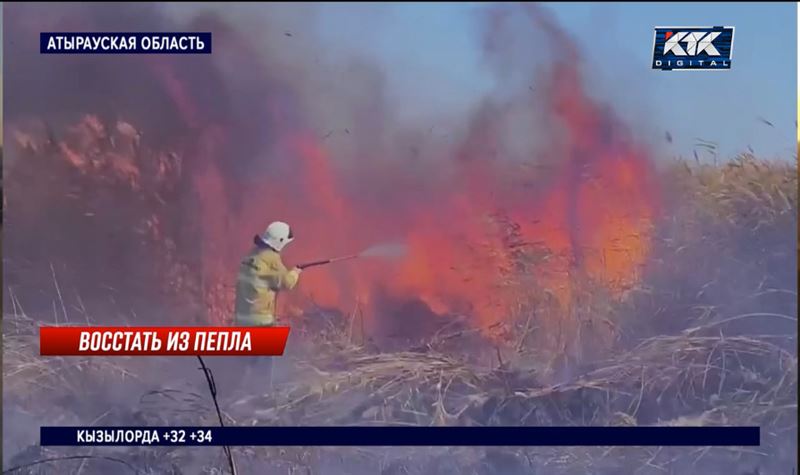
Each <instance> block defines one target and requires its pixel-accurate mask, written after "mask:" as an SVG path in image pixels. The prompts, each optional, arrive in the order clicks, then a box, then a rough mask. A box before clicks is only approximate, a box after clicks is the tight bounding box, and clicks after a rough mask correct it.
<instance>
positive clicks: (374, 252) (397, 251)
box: [297, 243, 408, 270]
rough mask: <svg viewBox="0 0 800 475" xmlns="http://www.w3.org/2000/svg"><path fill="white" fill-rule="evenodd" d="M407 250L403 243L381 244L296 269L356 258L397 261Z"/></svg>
mask: <svg viewBox="0 0 800 475" xmlns="http://www.w3.org/2000/svg"><path fill="white" fill-rule="evenodd" d="M407 251H408V249H407V246H406V245H405V244H403V243H383V244H376V245H374V246H370V247H368V248H367V249H365V250H363V251H361V252H359V253H358V254H350V255H347V256H340V257H334V258H332V259H322V260H319V261H313V262H306V263H305V264H300V265H299V266H297V268H298V269H301V270H303V269H307V268H309V267H316V266H322V265H326V264H332V263H334V262H339V261H346V260H350V259H356V258H358V257H379V258H385V259H399V258H401V257H403V256H405V255H406V253H407Z"/></svg>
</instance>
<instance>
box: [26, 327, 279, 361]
mask: <svg viewBox="0 0 800 475" xmlns="http://www.w3.org/2000/svg"><path fill="white" fill-rule="evenodd" d="M288 337H289V327H53V326H49V327H41V328H40V329H39V348H40V354H41V355H42V356H170V355H171V356H194V355H208V356H212V355H215V356H280V355H282V354H283V352H284V350H285V348H286V340H287V339H288Z"/></svg>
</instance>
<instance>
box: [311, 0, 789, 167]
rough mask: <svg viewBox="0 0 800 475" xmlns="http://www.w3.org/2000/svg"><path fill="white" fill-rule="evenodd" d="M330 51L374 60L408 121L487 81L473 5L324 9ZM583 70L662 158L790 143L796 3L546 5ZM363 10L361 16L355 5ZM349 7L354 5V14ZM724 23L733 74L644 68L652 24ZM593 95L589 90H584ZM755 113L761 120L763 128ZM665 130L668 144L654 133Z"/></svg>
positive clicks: (774, 151)
mask: <svg viewBox="0 0 800 475" xmlns="http://www.w3.org/2000/svg"><path fill="white" fill-rule="evenodd" d="M321 8H322V14H321V15H320V24H321V30H322V35H323V37H324V38H325V39H326V40H327V42H328V44H329V45H330V47H331V48H333V49H336V50H341V51H344V52H347V53H348V54H353V55H361V56H367V57H369V58H372V59H374V60H376V61H378V62H379V63H380V64H382V65H383V66H384V70H385V71H386V72H387V76H388V81H389V85H390V87H391V92H392V94H393V95H394V96H395V97H396V98H400V99H403V100H401V103H402V104H404V106H403V113H404V115H406V116H407V117H412V118H413V117H425V116H426V114H428V113H429V112H430V111H431V110H438V111H442V110H449V111H459V110H466V108H468V107H469V106H470V105H471V104H473V103H474V100H475V99H476V98H478V97H479V96H480V94H481V92H483V91H486V90H488V89H490V88H491V87H492V78H491V77H490V76H489V74H488V72H487V71H486V70H485V69H482V68H481V67H480V51H481V50H480V44H479V41H480V34H479V31H480V30H479V27H480V24H479V22H478V15H476V13H477V12H479V11H480V10H481V9H484V8H487V7H486V5H483V4H475V3H473V4H462V3H441V4H427V3H402V4H392V5H383V6H382V7H381V8H380V9H378V8H377V7H374V6H367V5H363V6H362V5H353V4H346V5H343V4H325V5H323V6H322V7H321ZM546 8H548V9H550V10H551V11H553V12H554V13H555V15H556V17H557V18H558V19H559V21H560V22H561V24H562V26H563V27H564V28H565V29H566V30H567V31H569V32H570V33H571V34H572V35H573V37H574V38H575V39H576V40H577V42H578V44H579V45H580V46H581V48H582V50H583V54H584V56H585V57H586V58H588V60H589V62H590V65H591V66H592V68H593V80H594V81H596V89H597V91H596V95H597V96H599V97H602V98H604V99H605V100H607V101H609V102H611V103H613V104H615V106H616V109H617V110H618V112H619V113H620V114H621V115H622V116H623V117H624V118H626V119H627V120H628V122H631V123H636V124H638V125H637V127H638V128H640V129H641V130H640V134H641V135H642V136H643V137H644V138H646V140H650V141H652V142H655V143H658V144H659V145H662V146H663V147H664V150H665V152H666V153H671V154H683V155H691V154H692V149H693V148H695V145H694V144H695V143H696V138H702V139H704V140H708V141H714V142H717V143H719V150H720V154H721V155H722V156H731V155H733V154H736V153H739V152H744V151H747V148H748V146H750V147H752V148H753V150H755V151H756V153H758V154H759V155H764V156H768V157H773V156H780V157H783V158H793V157H794V154H795V150H796V143H795V140H794V138H795V134H796V125H795V123H796V120H797V114H796V106H797V104H798V98H797V86H796V83H797V68H796V63H797V47H798V42H797V14H796V11H797V5H796V4H794V3H767V2H759V3H758V4H756V3H726V4H720V3H714V4H712V3H619V4H613V3H603V4H599V3H597V4H593V3H550V4H547V5H546ZM365 10H369V13H370V16H369V19H370V21H365V16H364V14H363V12H364V11H365ZM375 11H378V12H380V14H378V15H375V14H374V13H375ZM359 12H362V13H361V14H360V13H359ZM712 25H725V26H734V27H735V28H736V30H735V38H734V47H733V62H732V69H731V70H730V71H724V72H680V71H657V70H652V69H650V67H651V55H652V47H653V27H654V26H712ZM593 92H595V91H593ZM759 118H763V119H766V120H767V121H769V122H771V123H772V124H773V125H774V127H771V126H768V125H767V124H765V123H764V122H763V121H761V120H760V119H759ZM667 130H668V131H669V132H670V133H671V135H672V136H673V138H674V143H673V144H672V145H669V144H667V143H666V140H665V139H664V136H665V132H666V131H667Z"/></svg>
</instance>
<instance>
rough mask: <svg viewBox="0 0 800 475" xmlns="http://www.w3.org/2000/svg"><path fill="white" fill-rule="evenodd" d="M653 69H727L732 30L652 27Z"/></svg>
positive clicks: (728, 27)
mask: <svg viewBox="0 0 800 475" xmlns="http://www.w3.org/2000/svg"><path fill="white" fill-rule="evenodd" d="M655 30H656V31H655V45H654V46H653V69H660V70H662V71H687V70H693V71H694V70H726V69H731V55H732V54H733V27H732V26H693V27H683V26H676V27H656V29H655Z"/></svg>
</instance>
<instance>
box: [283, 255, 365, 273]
mask: <svg viewBox="0 0 800 475" xmlns="http://www.w3.org/2000/svg"><path fill="white" fill-rule="evenodd" d="M359 256H360V254H352V255H349V256H341V257H334V258H333V259H323V260H320V261H313V262H306V263H305V264H300V265H298V266H297V268H298V269H300V270H304V269H308V268H309V267H316V266H323V265H326V264H332V263H334V262H339V261H346V260H348V259H355V258H356V257H359Z"/></svg>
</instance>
